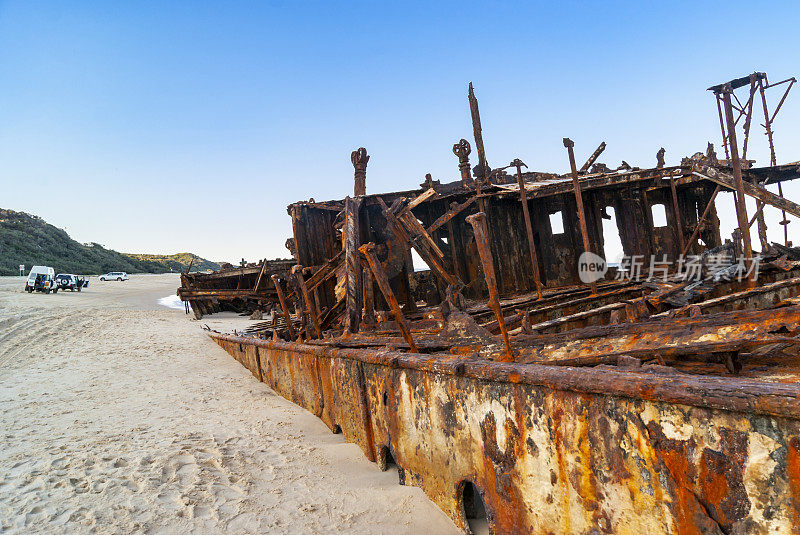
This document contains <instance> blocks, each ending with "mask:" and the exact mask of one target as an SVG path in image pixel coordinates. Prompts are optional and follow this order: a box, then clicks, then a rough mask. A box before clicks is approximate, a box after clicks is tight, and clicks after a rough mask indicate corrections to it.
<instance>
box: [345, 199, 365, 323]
mask: <svg viewBox="0 0 800 535" xmlns="http://www.w3.org/2000/svg"><path fill="white" fill-rule="evenodd" d="M360 209H361V200H360V199H351V198H350V197H346V198H345V200H344V227H342V249H344V265H345V269H344V272H345V278H346V281H345V293H346V301H347V314H346V315H345V320H344V321H345V324H344V328H345V332H348V333H356V332H358V326H359V323H360V322H361V310H362V295H361V262H359V257H358V246H359V245H360V243H359V242H360V235H359V234H360V231H359V224H358V216H359V211H360Z"/></svg>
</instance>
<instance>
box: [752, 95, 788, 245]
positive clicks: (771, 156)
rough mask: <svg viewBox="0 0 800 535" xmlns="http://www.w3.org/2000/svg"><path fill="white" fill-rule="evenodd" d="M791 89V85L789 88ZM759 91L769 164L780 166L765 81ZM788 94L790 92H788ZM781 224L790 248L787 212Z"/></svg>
mask: <svg viewBox="0 0 800 535" xmlns="http://www.w3.org/2000/svg"><path fill="white" fill-rule="evenodd" d="M789 87H790V88H791V85H790V86H789ZM758 89H759V92H760V93H761V104H762V105H763V107H764V128H765V129H766V130H767V140H768V141H769V164H770V165H773V166H774V165H778V161H777V158H776V157H775V143H774V141H773V139H772V120H771V118H770V115H769V108H768V107H767V95H766V93H765V89H764V80H759V81H758ZM787 93H788V90H787ZM778 195H780V196H781V198H783V185H782V184H781V183H780V182H778ZM781 217H783V219H782V220H781V222H780V224H781V225H782V226H783V244H784V245H785V246H786V247H788V246H789V220H788V219H787V218H786V210H781Z"/></svg>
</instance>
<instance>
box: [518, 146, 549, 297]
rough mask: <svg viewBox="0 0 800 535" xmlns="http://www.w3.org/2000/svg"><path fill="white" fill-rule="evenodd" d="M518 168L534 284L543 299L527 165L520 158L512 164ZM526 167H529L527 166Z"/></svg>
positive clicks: (520, 196) (523, 216) (520, 197)
mask: <svg viewBox="0 0 800 535" xmlns="http://www.w3.org/2000/svg"><path fill="white" fill-rule="evenodd" d="M511 165H513V166H514V167H516V168H517V184H518V185H519V199H520V202H521V203H522V218H523V220H524V222H525V233H526V235H527V237H528V250H529V251H530V255H531V269H532V270H533V282H534V284H535V285H536V294H537V295H538V296H539V299H541V298H542V279H541V277H540V276H539V257H538V256H537V255H536V244H535V243H534V241H533V228H532V227H531V215H530V214H529V213H528V195H527V193H526V192H525V179H523V178H522V166H523V165H525V163H524V162H523V161H522V160H520V159H519V158H517V159H515V160H514V161H513V162H511ZM525 167H528V166H527V165H525Z"/></svg>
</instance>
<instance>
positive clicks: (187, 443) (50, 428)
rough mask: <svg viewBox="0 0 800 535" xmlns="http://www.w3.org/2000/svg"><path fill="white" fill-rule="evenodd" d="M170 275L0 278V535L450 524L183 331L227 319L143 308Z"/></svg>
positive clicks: (402, 529) (170, 287) (421, 529)
mask: <svg viewBox="0 0 800 535" xmlns="http://www.w3.org/2000/svg"><path fill="white" fill-rule="evenodd" d="M177 285H178V277H177V276H175V275H144V276H133V277H131V280H130V281H127V282H106V283H102V282H99V281H98V280H97V279H96V278H92V280H91V283H90V286H89V288H88V290H87V291H84V292H81V293H77V292H76V293H71V292H66V293H64V292H59V293H58V294H56V295H52V294H51V295H44V294H33V295H29V294H27V293H25V292H24V291H23V287H24V279H23V278H21V277H0V532H2V533H26V534H27V533H132V532H137V533H139V532H141V533H181V534H183V533H210V534H211V533H237V534H238V533H344V532H346V533H391V534H393V535H394V534H400V533H433V534H435V533H457V532H458V531H457V530H456V528H455V526H454V525H453V524H452V523H451V522H450V520H449V519H448V518H447V517H446V516H445V515H444V514H443V513H442V512H441V511H440V510H439V509H438V508H437V507H436V506H434V505H433V503H432V502H430V501H429V500H428V499H427V498H426V497H425V495H424V494H423V493H422V491H421V490H419V489H416V488H413V487H403V486H400V485H398V484H397V472H396V471H393V470H390V471H388V472H380V471H379V470H378V468H377V467H376V466H375V465H374V464H372V463H370V462H368V461H367V460H366V459H365V458H364V457H363V455H362V454H361V451H360V450H359V449H358V448H357V447H356V446H354V445H352V444H345V443H344V441H343V439H342V437H341V435H333V434H331V433H330V431H329V430H328V429H327V427H325V426H324V425H323V424H322V422H320V421H319V420H318V419H317V418H315V417H314V416H312V415H311V414H310V413H308V412H306V411H304V410H303V409H301V408H299V407H297V406H295V405H293V404H291V403H290V402H288V401H286V400H284V399H283V398H281V397H279V396H278V395H276V394H275V393H273V392H272V391H271V390H270V389H269V388H268V387H267V386H266V385H264V384H263V383H259V382H258V381H257V380H255V379H254V378H253V376H252V375H250V373H249V372H248V371H247V370H245V368H244V367H242V366H241V365H240V364H238V363H237V362H236V361H234V360H233V359H232V358H231V357H230V356H228V354H227V353H225V352H224V351H223V350H222V349H220V348H219V346H217V345H216V344H215V343H214V342H212V341H211V340H210V339H208V338H207V337H206V336H205V335H203V334H202V332H201V330H200V328H199V326H200V323H208V324H209V325H211V326H214V324H216V323H218V322H219V323H222V322H223V321H229V320H223V319H222V318H220V319H215V317H214V316H211V317H207V318H203V320H201V322H197V321H194V320H190V319H189V316H186V315H185V314H184V313H183V311H180V310H174V309H168V308H166V307H164V306H159V305H158V304H157V302H158V299H159V298H161V297H165V296H168V295H170V294H172V293H174V291H175V289H176V287H177ZM235 321H242V322H244V323H246V320H243V319H241V318H236V319H235ZM244 323H243V324H244Z"/></svg>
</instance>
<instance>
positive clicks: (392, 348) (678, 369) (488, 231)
mask: <svg viewBox="0 0 800 535" xmlns="http://www.w3.org/2000/svg"><path fill="white" fill-rule="evenodd" d="M792 80H793V79H789V80H787V81H784V82H781V83H779V84H773V85H772V86H771V85H770V84H769V83H768V82H767V79H766V76H765V75H763V73H754V74H753V75H751V76H749V77H746V78H743V79H738V80H733V81H731V82H730V83H728V84H722V85H720V86H714V87H712V88H711V90H712V91H714V94H715V95H716V96H717V99H718V102H719V104H720V121H721V125H722V127H723V137H724V141H725V143H724V146H725V158H721V157H719V158H718V156H717V155H716V154H715V152H714V149H713V147H711V146H710V145H709V147H708V149H707V150H706V151H705V152H704V153H698V154H696V155H694V156H692V157H689V158H684V159H683V160H682V161H681V163H680V165H675V166H667V165H665V162H664V151H663V149H662V150H661V151H659V152H658V154H657V158H656V160H657V161H656V165H655V166H654V167H652V168H646V169H640V168H636V167H632V166H630V165H628V164H626V163H624V162H623V165H621V166H620V167H619V168H617V169H613V170H612V169H609V168H608V167H607V166H605V165H603V164H601V163H599V162H598V158H599V156H600V155H601V153H602V151H603V149H604V146H605V144H601V146H600V147H599V148H598V149H597V151H595V153H594V154H592V155H591V157H589V159H588V160H587V161H586V162H585V163H584V164H583V165H582V166H581V167H580V168H579V167H578V166H577V164H576V162H575V157H574V146H573V144H572V142H571V141H570V140H569V139H564V146H565V149H566V150H565V152H566V154H567V156H568V158H569V161H570V164H571V166H570V167H571V172H570V173H568V174H566V175H559V174H556V173H541V172H530V171H523V167H524V166H525V164H524V163H523V162H522V161H521V160H518V159H517V160H514V161H512V162H511V163H510V164H509V165H508V166H507V167H501V168H491V167H490V166H489V164H488V163H487V157H486V154H485V152H484V149H483V142H482V132H481V126H480V115H479V112H478V106H477V100H476V99H475V97H474V93H473V91H472V86H471V85H470V92H469V97H470V109H471V113H472V119H473V127H474V132H473V134H474V138H475V149H476V152H477V165H476V166H475V167H474V169H473V168H472V166H471V163H470V161H469V157H470V155H471V151H472V147H471V145H470V143H469V142H467V141H466V140H464V139H462V140H460V141H459V142H458V143H456V144H455V145H454V146H453V153H454V155H455V156H456V157H457V159H458V169H459V174H460V180H458V181H455V182H452V183H446V184H441V183H439V182H438V181H434V180H433V179H432V178H431V177H430V175H428V176H427V177H426V179H425V182H424V183H423V184H421V187H420V188H419V189H414V190H409V191H404V192H396V193H388V194H367V193H366V169H367V163H368V161H369V155H368V154H367V151H366V150H365V149H363V148H361V149H359V150H357V151H354V152H353V154H352V157H351V158H352V162H353V165H354V170H355V172H354V177H355V186H354V196H353V197H347V198H345V199H343V200H338V201H329V202H314V201H308V202H298V203H294V204H292V205H290V206H289V209H288V211H289V215H290V216H291V219H292V229H293V238H292V239H291V240H289V243H288V246H289V248H290V250H291V252H292V255H293V256H294V262H295V265H292V266H290V267H288V269H287V270H285V271H282V272H281V273H272V274H270V276H269V279H270V283H271V284H272V285H273V289H274V293H271V294H270V295H271V299H272V301H269V302H266V301H265V302H261V303H254V305H255V306H258V307H261V308H263V309H264V310H272V313H271V317H270V318H269V319H268V321H266V322H264V323H261V324H259V325H257V326H256V327H254V328H253V329H251V331H250V332H248V333H245V334H239V333H235V334H224V333H218V332H209V334H210V336H211V337H212V338H213V339H214V340H216V341H217V342H218V343H219V344H220V345H221V346H222V347H224V348H225V349H226V350H227V351H228V352H229V353H231V355H233V356H234V357H235V358H236V359H237V360H239V361H240V362H241V363H242V364H244V365H245V366H246V367H247V368H248V369H249V370H250V371H251V372H252V374H253V375H254V376H255V377H256V378H257V379H258V380H261V381H264V382H265V383H267V384H269V385H270V386H271V387H272V388H273V389H275V390H276V392H278V393H280V394H281V395H283V396H284V397H286V398H287V399H290V400H292V401H293V402H295V403H297V404H299V405H301V406H303V407H304V408H306V409H308V410H309V411H311V412H313V413H314V414H316V415H317V416H318V417H320V418H321V419H322V420H323V421H324V422H325V423H326V424H327V425H328V426H329V427H330V428H331V429H332V430H333V431H334V432H341V433H343V435H344V437H345V439H346V440H347V441H349V442H354V443H356V444H358V445H359V446H360V447H361V448H362V450H363V451H364V454H365V456H366V457H367V458H368V459H370V460H372V461H375V462H377V463H378V464H379V465H380V466H381V467H382V468H386V466H387V464H392V463H394V464H395V465H396V466H397V467H398V471H399V474H400V481H401V483H404V484H412V485H415V486H419V487H421V488H422V489H423V490H424V491H425V492H426V494H427V495H428V496H429V497H430V498H431V499H432V500H433V501H434V502H436V503H437V504H438V505H439V506H440V507H441V508H442V509H443V510H444V511H445V512H446V513H447V514H448V515H449V516H450V517H451V518H452V519H453V521H454V522H455V523H456V524H457V525H458V526H460V527H462V528H463V529H465V531H469V530H470V518H472V517H478V516H481V514H484V515H485V517H486V519H487V522H488V525H489V528H490V530H491V531H492V532H493V533H589V532H592V531H593V530H595V531H600V532H607V533H628V532H630V533H642V532H649V533H717V532H718V533H729V532H732V531H741V532H760V531H763V532H789V533H790V532H798V530H800V527H798V526H800V386H798V384H797V379H798V374H800V369H799V368H800V362H799V361H798V353H799V352H798V341H799V340H800V338H797V336H798V334H800V332H798V330H799V329H800V325H799V324H798V320H800V299H798V296H800V251H798V250H796V249H794V248H792V247H791V244H790V243H789V242H788V233H787V234H786V235H785V240H784V243H783V244H769V243H765V239H766V238H765V236H766V232H765V230H764V229H765V228H766V221H765V215H764V210H763V207H764V206H771V207H775V208H778V209H780V210H781V211H782V212H783V214H784V215H783V219H782V221H781V223H783V224H784V226H785V225H786V224H788V219H787V217H786V215H785V214H790V215H793V216H796V217H800V205H797V204H795V203H794V202H792V201H790V200H788V199H786V198H784V197H783V194H782V190H779V191H778V193H773V192H772V191H770V190H769V189H768V186H769V185H771V184H778V185H780V184H781V182H784V181H787V180H793V179H796V178H798V177H800V163H795V164H790V165H782V166H779V165H776V161H775V157H774V149H773V150H772V151H771V152H772V154H773V156H772V161H771V162H770V163H771V165H770V166H768V167H753V166H751V165H750V162H749V161H747V159H746V153H747V140H748V137H749V128H750V126H749V125H750V122H751V116H752V110H753V106H754V104H755V103H756V101H757V99H758V98H759V97H763V99H764V102H763V107H764V114H765V116H766V117H767V120H766V128H767V131H768V137H769V141H770V147H772V134H771V130H770V128H771V122H772V121H774V119H775V115H774V113H773V114H772V115H770V112H769V111H768V109H767V100H766V97H765V96H764V91H765V90H766V89H768V88H769V87H773V86H774V85H780V84H785V86H784V87H787V86H788V87H789V88H790V87H791V85H792V84H793V83H794V82H793V81H792ZM740 87H741V88H746V87H749V88H750V93H749V97H750V98H749V100H747V101H745V102H744V103H741V102H739V105H736V104H734V103H733V101H732V100H731V97H732V95H734V92H735V90H736V89H737V88H740ZM786 91H787V92H788V89H787V90H786ZM783 101H784V99H781V101H780V103H781V104H782V103H783ZM779 107H780V105H779V106H778V109H779ZM723 111H724V112H725V113H723ZM735 113H739V114H740V116H739V119H740V120H743V121H744V122H743V123H742V124H744V125H745V130H744V143H743V147H742V151H741V153H739V150H738V149H739V145H740V144H739V143H737V140H736V133H737V119H736V118H735V117H734V115H735ZM726 115H727V116H728V117H725V116H726ZM725 119H730V120H729V121H727V128H726V120H725ZM740 130H741V127H740ZM721 191H733V192H735V203H736V204H735V209H736V211H737V220H738V221H739V226H740V228H744V227H746V228H747V229H748V230H747V231H746V232H741V230H739V229H737V233H734V236H733V237H732V239H730V240H729V239H724V240H723V237H722V236H721V235H720V230H719V220H718V217H717V210H718V209H727V208H722V207H720V206H718V203H717V199H718V194H719V193H720V192H721ZM746 196H750V197H754V198H755V199H757V201H758V205H757V206H758V209H757V213H756V214H753V215H752V220H751V219H750V217H749V216H748V214H747V213H746V207H745V205H744V198H745V197H746ZM654 211H660V212H661V213H663V214H664V218H665V219H666V224H661V225H659V224H657V223H656V219H655V218H654ZM612 213H613V215H612ZM604 221H610V222H611V223H612V224H613V225H611V226H610V225H608V224H606V225H604ZM756 222H757V223H758V227H757V228H758V235H759V241H760V242H761V244H762V251H761V254H760V255H754V254H753V251H752V250H753V246H752V244H751V243H750V239H749V235H750V232H749V228H750V226H751V225H754V224H756ZM614 226H615V227H616V230H617V232H618V236H619V241H620V243H621V245H622V248H623V251H624V253H625V256H626V257H627V258H629V259H637V258H639V259H646V262H647V264H646V265H645V266H643V270H644V271H645V273H635V271H636V270H635V264H632V263H629V264H628V265H622V266H619V267H617V268H611V269H608V270H607V272H606V273H605V276H604V277H601V276H597V277H595V276H592V275H593V274H592V273H589V278H588V280H587V274H586V272H585V270H584V271H583V275H584V276H582V267H586V266H585V265H582V263H583V264H587V263H588V261H587V260H585V259H586V256H585V255H584V253H585V252H587V251H588V252H591V253H593V254H594V255H596V257H597V258H600V259H601V260H602V257H604V256H605V242H606V240H608V239H609V236H607V235H606V233H607V232H609V229H611V230H613V227H614ZM411 250H414V251H415V252H416V253H417V255H418V256H419V258H421V259H422V260H423V261H424V262H425V264H427V267H428V268H429V269H428V270H427V271H424V272H418V271H416V270H415V266H414V263H413V261H412V255H411ZM756 256H757V257H758V262H757V263H756V262H755V261H754V260H752V259H753V258H754V257H756ZM687 258H691V259H692V263H693V272H692V274H691V275H690V274H689V272H688V270H687V269H685V268H686V264H687V262H686V259H687ZM264 265H265V264H264ZM264 265H262V269H261V271H262V272H263V271H265V269H266V268H264V267H263V266H264ZM754 266H755V267H756V268H757V269H754ZM640 267H642V266H640ZM606 268H607V266H605V267H603V269H604V270H605V269H606ZM242 269H244V268H242ZM647 270H649V272H646V271H647ZM654 270H655V272H656V273H658V274H659V276H654ZM252 284H255V287H254V290H256V291H257V292H256V293H259V292H260V293H262V294H263V293H264V291H263V287H264V277H263V275H262V276H261V277H260V279H259V282H258V283H255V282H253V283H252ZM240 289H241V288H240ZM195 291H196V290H195ZM212 291H213V290H212ZM188 292H189V288H188V287H187V285H186V281H184V287H182V289H181V290H179V295H181V298H182V299H184V300H187V301H189V302H192V299H191V297H192V296H194V295H199V294H191V293H188ZM264 295H266V294H264ZM192 307H193V308H194V307H195V303H194V302H193V303H192ZM195 311H196V313H197V309H195ZM201 313H202V312H201Z"/></svg>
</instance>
